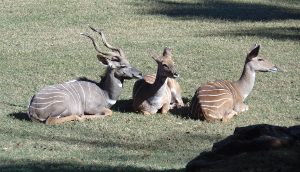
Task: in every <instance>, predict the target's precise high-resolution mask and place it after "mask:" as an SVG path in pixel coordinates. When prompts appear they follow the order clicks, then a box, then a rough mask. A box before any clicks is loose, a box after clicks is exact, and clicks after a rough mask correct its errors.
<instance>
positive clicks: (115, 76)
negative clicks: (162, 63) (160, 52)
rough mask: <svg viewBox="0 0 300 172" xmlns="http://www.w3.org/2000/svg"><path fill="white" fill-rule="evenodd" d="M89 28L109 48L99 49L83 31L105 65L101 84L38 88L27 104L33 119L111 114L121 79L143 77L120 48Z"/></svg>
mask: <svg viewBox="0 0 300 172" xmlns="http://www.w3.org/2000/svg"><path fill="white" fill-rule="evenodd" d="M90 28H91V29H92V30H93V31H95V32H98V33H99V34H100V36H101V37H102V41H103V43H104V45H105V46H106V47H107V48H109V49H111V50H112V52H107V53H105V52H101V51H100V50H99V49H98V47H97V46H96V43H95V40H94V39H93V38H92V37H91V36H90V35H88V34H86V33H82V35H84V36H87V37H88V38H90V39H91V40H92V43H93V45H94V48H95V49H96V51H97V52H98V54H97V58H98V60H99V61H100V62H101V63H102V64H104V65H105V66H107V70H106V73H105V76H104V77H103V78H102V79H101V81H100V83H95V82H91V81H78V80H77V81H71V82H66V83H64V84H57V85H51V86H47V87H45V88H43V89H41V90H40V91H39V92H38V93H36V94H35V95H34V96H33V97H32V99H31V102H30V105H29V110H28V115H29V117H30V118H31V119H32V120H34V121H40V122H45V123H46V124H59V123H63V122H66V121H73V120H78V121H82V120H84V119H97V118H103V117H105V116H109V115H112V111H111V110H110V109H109V108H110V107H111V106H112V105H114V104H115V103H116V101H117V99H118V97H119V96H120V94H121V91H122V87H123V81H124V79H132V78H142V75H141V72H140V71H138V70H137V69H135V68H133V67H131V65H130V64H129V62H128V60H127V59H126V58H125V55H124V52H123V51H122V49H120V48H115V47H113V46H111V45H110V44H108V43H107V41H106V39H105V37H104V34H103V33H102V32H101V31H98V30H96V29H94V28H92V27H90Z"/></svg>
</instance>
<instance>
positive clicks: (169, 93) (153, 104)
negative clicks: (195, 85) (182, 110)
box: [132, 48, 183, 115]
mask: <svg viewBox="0 0 300 172" xmlns="http://www.w3.org/2000/svg"><path fill="white" fill-rule="evenodd" d="M153 59H154V60H155V61H156V62H157V65H158V67H157V74H156V76H155V75H146V76H145V77H144V79H140V80H137V81H136V82H135V84H134V87H133V93H132V97H133V108H134V110H135V111H139V112H142V113H143V114H144V115H150V114H153V113H156V112H157V111H158V110H159V109H161V112H162V113H163V114H165V113H167V112H168V111H169V109H170V108H173V106H183V102H182V98H181V89H180V86H179V84H178V83H177V81H176V80H174V79H173V78H177V77H178V76H179V75H178V74H177V72H176V69H175V66H174V62H173V60H172V57H171V50H170V49H169V48H165V49H164V52H163V56H160V57H153Z"/></svg>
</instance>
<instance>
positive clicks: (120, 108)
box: [111, 99, 134, 112]
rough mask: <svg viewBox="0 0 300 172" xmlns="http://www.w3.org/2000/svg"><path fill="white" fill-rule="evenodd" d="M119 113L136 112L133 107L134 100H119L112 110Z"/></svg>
mask: <svg viewBox="0 0 300 172" xmlns="http://www.w3.org/2000/svg"><path fill="white" fill-rule="evenodd" d="M111 109H112V110H113V111H117V112H134V111H133V107H132V99H129V100H118V101H117V103H116V104H115V105H113V106H112V108H111Z"/></svg>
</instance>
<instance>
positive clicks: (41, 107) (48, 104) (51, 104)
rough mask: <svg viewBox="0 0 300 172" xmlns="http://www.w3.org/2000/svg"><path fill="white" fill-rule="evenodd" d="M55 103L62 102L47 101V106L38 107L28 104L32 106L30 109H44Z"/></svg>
mask: <svg viewBox="0 0 300 172" xmlns="http://www.w3.org/2000/svg"><path fill="white" fill-rule="evenodd" d="M55 103H63V102H62V101H55V102H51V103H49V104H48V105H47V106H45V107H40V108H37V107H34V106H30V108H32V109H46V108H48V107H49V106H51V105H53V104H55Z"/></svg>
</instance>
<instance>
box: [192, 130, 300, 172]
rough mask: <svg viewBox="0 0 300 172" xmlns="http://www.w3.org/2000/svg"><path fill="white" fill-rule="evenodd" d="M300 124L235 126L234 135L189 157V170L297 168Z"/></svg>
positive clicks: (295, 169) (284, 169)
mask: <svg viewBox="0 0 300 172" xmlns="http://www.w3.org/2000/svg"><path fill="white" fill-rule="evenodd" d="M299 158H300V125H298V126H293V127H289V128H287V127H279V126H272V125H266V124H259V125H253V126H247V127H240V128H236V129H235V132H234V134H233V135H231V136H229V137H227V138H226V139H224V140H222V141H220V142H217V143H215V144H214V145H213V148H212V151H211V152H203V153H201V154H200V155H199V156H198V157H196V158H195V159H193V160H192V161H190V162H189V163H188V165H187V172H198V171H297V170H299V168H300V159H299Z"/></svg>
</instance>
